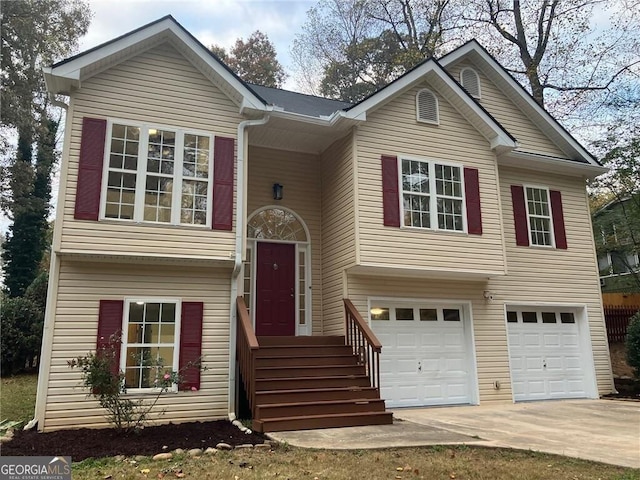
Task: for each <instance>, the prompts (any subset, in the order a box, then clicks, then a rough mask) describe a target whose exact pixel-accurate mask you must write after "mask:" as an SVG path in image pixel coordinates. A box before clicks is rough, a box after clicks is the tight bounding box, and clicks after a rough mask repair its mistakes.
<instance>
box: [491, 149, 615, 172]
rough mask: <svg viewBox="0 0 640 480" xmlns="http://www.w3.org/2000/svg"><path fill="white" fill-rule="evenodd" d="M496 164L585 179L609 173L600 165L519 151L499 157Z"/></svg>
mask: <svg viewBox="0 0 640 480" xmlns="http://www.w3.org/2000/svg"><path fill="white" fill-rule="evenodd" d="M498 164H499V165H505V166H510V167H518V168H526V169H529V170H537V171H543V172H545V173H559V174H563V175H578V176H581V177H585V178H595V177H597V176H598V175H602V174H603V173H606V172H608V171H609V169H608V168H606V167H602V166H600V165H592V164H587V163H581V162H576V161H574V160H567V159H564V158H558V157H551V156H548V155H540V154H537V153H529V152H520V151H512V152H509V153H508V154H505V155H501V156H499V157H498Z"/></svg>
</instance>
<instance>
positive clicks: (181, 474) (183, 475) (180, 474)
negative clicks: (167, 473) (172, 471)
mask: <svg viewBox="0 0 640 480" xmlns="http://www.w3.org/2000/svg"><path fill="white" fill-rule="evenodd" d="M186 476H187V475H186V473H182V472H180V473H176V478H184V477H186Z"/></svg>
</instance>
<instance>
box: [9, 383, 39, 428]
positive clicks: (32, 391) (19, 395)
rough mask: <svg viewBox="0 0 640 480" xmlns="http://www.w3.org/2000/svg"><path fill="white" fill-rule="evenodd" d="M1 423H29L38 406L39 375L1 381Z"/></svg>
mask: <svg viewBox="0 0 640 480" xmlns="http://www.w3.org/2000/svg"><path fill="white" fill-rule="evenodd" d="M0 382H1V383H0V421H2V420H13V421H19V422H22V424H24V423H26V422H28V421H29V420H31V419H32V418H33V412H34V409H35V406H36V389H37V385H38V374H36V373H29V374H23V375H16V376H14V377H6V378H2V379H0Z"/></svg>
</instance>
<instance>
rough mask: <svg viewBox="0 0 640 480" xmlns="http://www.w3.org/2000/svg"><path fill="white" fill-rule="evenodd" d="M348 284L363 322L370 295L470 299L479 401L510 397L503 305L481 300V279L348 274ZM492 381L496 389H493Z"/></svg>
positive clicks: (482, 287)
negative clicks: (435, 278) (459, 279)
mask: <svg viewBox="0 0 640 480" xmlns="http://www.w3.org/2000/svg"><path fill="white" fill-rule="evenodd" d="M348 283H349V298H350V299H351V301H353V303H354V305H355V306H356V308H357V309H358V311H359V312H360V314H361V315H362V317H363V318H365V319H366V320H367V321H368V319H369V312H368V310H367V309H368V303H367V302H368V299H369V298H370V297H389V298H397V299H411V300H416V301H419V300H425V301H433V302H437V301H443V300H456V301H461V302H467V301H468V302H471V312H472V318H473V335H474V340H475V354H476V356H475V358H476V360H475V361H476V368H477V372H478V390H479V393H480V403H481V404H485V403H491V402H505V401H511V400H512V394H511V382H510V376H509V354H508V348H507V335H506V330H505V319H504V306H503V305H500V304H499V303H498V302H493V303H489V302H486V301H485V300H484V298H483V296H482V294H483V291H484V290H485V289H486V284H485V283H484V282H477V283H476V282H462V281H445V280H437V281H433V280H428V279H418V278H395V277H373V276H360V275H349V282H348ZM427 323H428V322H427ZM384 352H385V350H384V347H383V348H382V355H384ZM496 380H498V381H499V382H500V385H501V388H500V390H496V389H495V388H494V382H495V381H496Z"/></svg>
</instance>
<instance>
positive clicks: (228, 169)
mask: <svg viewBox="0 0 640 480" xmlns="http://www.w3.org/2000/svg"><path fill="white" fill-rule="evenodd" d="M234 147H235V140H234V139H233V138H227V137H216V138H215V141H214V146H213V155H214V160H213V163H214V167H213V222H212V228H214V229H216V230H231V229H232V225H233V165H234Z"/></svg>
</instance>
